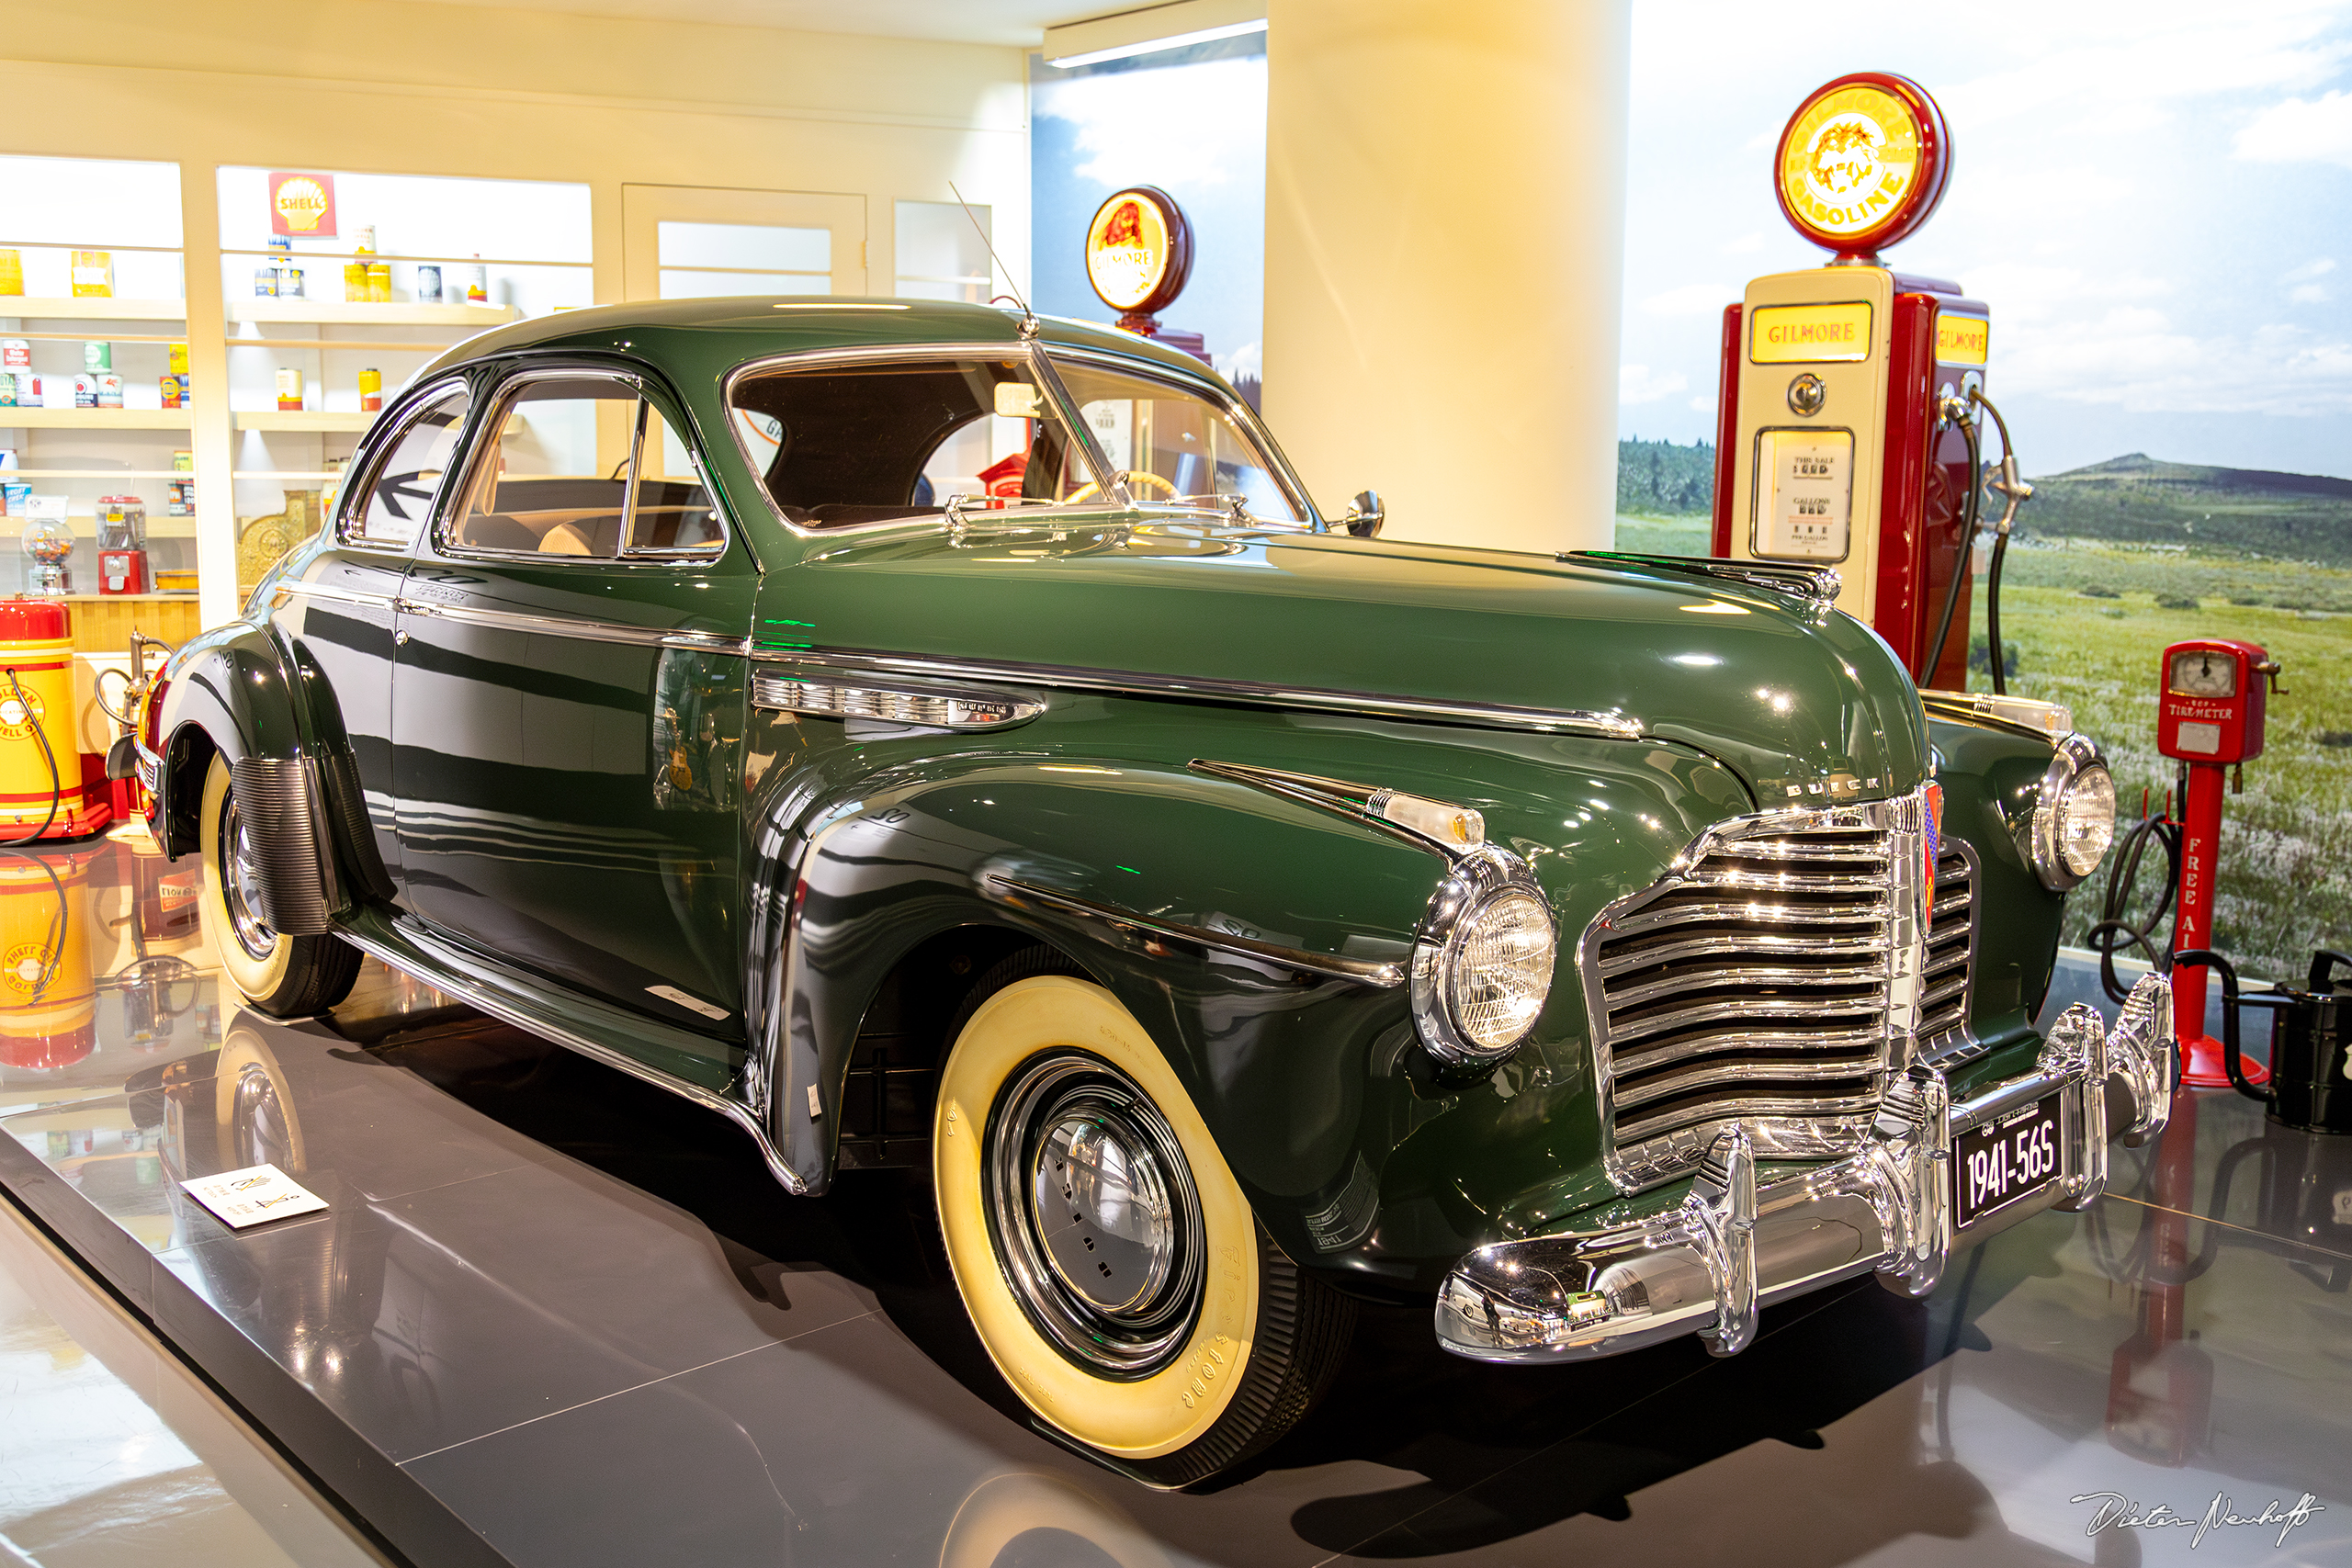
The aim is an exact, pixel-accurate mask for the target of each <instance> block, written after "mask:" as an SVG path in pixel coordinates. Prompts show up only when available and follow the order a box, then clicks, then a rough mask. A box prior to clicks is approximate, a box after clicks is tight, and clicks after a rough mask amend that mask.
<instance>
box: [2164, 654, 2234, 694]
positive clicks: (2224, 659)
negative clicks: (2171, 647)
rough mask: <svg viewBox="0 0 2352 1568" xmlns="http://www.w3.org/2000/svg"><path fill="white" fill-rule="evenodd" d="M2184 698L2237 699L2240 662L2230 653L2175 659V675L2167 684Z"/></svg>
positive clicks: (2194, 655)
mask: <svg viewBox="0 0 2352 1568" xmlns="http://www.w3.org/2000/svg"><path fill="white" fill-rule="evenodd" d="M2165 685H2166V686H2167V687H2169V688H2170V689H2171V690H2172V692H2173V693H2174V694H2176V695H2178V696H2183V697H2234V696H2236V695H2237V694H2238V661H2237V660H2234V659H2232V658H2231V657H2230V656H2229V655H2228V654H2226V653H2215V652H2211V651H2199V650H2196V649H2191V650H2190V651H2189V652H2187V653H2176V654H2174V655H2173V656H2172V674H2171V676H2170V678H2169V679H2167V680H2166V681H2165Z"/></svg>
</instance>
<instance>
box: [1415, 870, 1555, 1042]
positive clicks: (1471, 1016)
mask: <svg viewBox="0 0 2352 1568" xmlns="http://www.w3.org/2000/svg"><path fill="white" fill-rule="evenodd" d="M1559 951H1560V937H1559V928H1558V927H1557V926H1556V925H1555V923H1554V922H1553V919H1552V910H1551V908H1550V907H1549V906H1548V905H1546V904H1545V903H1544V899H1543V897H1542V895H1541V894H1540V893H1538V892H1537V891H1536V890H1535V889H1534V887H1533V886H1531V884H1530V882H1529V880H1528V878H1527V876H1526V872H1525V868H1524V866H1523V865H1520V864H1519V863H1517V857H1515V856H1505V855H1500V854H1493V853H1491V852H1490V853H1489V854H1487V855H1480V856H1475V857H1471V858H1469V859H1466V860H1465V861H1464V863H1462V864H1461V865H1459V866H1457V868H1456V874H1455V876H1454V877H1453V878H1450V879H1449V880H1448V883H1447V886H1445V887H1443V888H1442V889H1440V891H1439V894H1438V897H1437V898H1436V900H1434V902H1433V903H1432V906H1431V910H1430V923H1429V925H1428V926H1427V927H1425V928H1424V930H1423V931H1422V933H1421V941H1420V943H1419V946H1418V947H1417V948H1416V950H1415V952H1414V955H1413V1013H1414V1019H1415V1021H1416V1023H1417V1024H1418V1025H1419V1032H1420V1036H1421V1043H1423V1044H1424V1045H1426V1046H1427V1047H1428V1048H1429V1051H1430V1055H1433V1056H1436V1057H1437V1058H1438V1059H1439V1060H1440V1061H1444V1062H1491V1061H1496V1060H1499V1059H1500V1058H1501V1057H1504V1056H1507V1055H1510V1053H1511V1052H1512V1051H1513V1050H1515V1049H1517V1048H1518V1046H1519V1045H1520V1043H1521V1042H1522V1041H1524V1040H1525V1039H1526V1038H1527V1036H1528V1034H1529V1033H1530V1032H1532V1031H1533V1029H1534V1028H1535V1021H1536V1019H1537V1017H1538V1016H1540V1015H1541V1014H1542V1012H1543V1011H1544V1001H1545V999H1546V998H1549V997H1550V996H1551V994H1552V967H1553V964H1554V963H1555V961H1556V960H1557V958H1558V957H1559Z"/></svg>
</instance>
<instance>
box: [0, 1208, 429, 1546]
mask: <svg viewBox="0 0 2352 1568" xmlns="http://www.w3.org/2000/svg"><path fill="white" fill-rule="evenodd" d="M384 1561H385V1560H384V1559H383V1558H382V1557H381V1556H379V1555H378V1553H377V1552H376V1551H374V1550H373V1549H372V1548H370V1547H369V1546H368V1545H367V1544H366V1543H365V1542H364V1541H362V1540H359V1539H358V1538H357V1535H356V1532H355V1531H354V1530H353V1529H352V1528H351V1527H350V1525H349V1524H348V1522H347V1521H346V1520H345V1518H344V1517H343V1515H342V1514H341V1513H340V1512H339V1511H338V1510H337V1509H335V1508H334V1506H331V1505H329V1504H327V1503H326V1502H324V1501H322V1499H321V1498H320V1497H319V1496H318V1495H317V1494H316V1493H314V1492H313V1491H312V1490H311V1487H310V1486H309V1485H308V1484H307V1483H305V1482H304V1481H303V1480H302V1479H301V1478H300V1476H299V1475H297V1474H295V1473H294V1472H292V1471H291V1470H290V1469H289V1468H288V1466H287V1464H286V1463H285V1461H283V1460H281V1459H280V1458H279V1457H278V1455H277V1453H276V1452H275V1451H274V1450H272V1449H271V1448H270V1446H269V1445H268V1444H267V1443H266V1442H265V1441H263V1440H262V1439H260V1438H258V1437H256V1436H255V1435H254V1433H253V1432H251V1431H250V1430H248V1429H247V1427H245V1425H244V1423H243V1421H241V1420H240V1419H239V1418H238V1417H237V1416H236V1415H235V1414H234V1413H232V1411H230V1410H229V1409H227V1408H226V1407H225V1406H223V1405H222V1404H221V1402H220V1399H219V1398H218V1397H217V1396H216V1395H215V1394H214V1393H212V1391H211V1390H210V1389H209V1388H207V1387H206V1386H205V1385H204V1383H203V1382H202V1381H201V1380H200V1379H198V1377H197V1376H196V1375H195V1374H194V1373H193V1372H191V1371H189V1370H188V1369H187V1367H186V1366H185V1365H183V1364H182V1363H181V1362H180V1360H179V1359H178V1358H176V1357H175V1356H174V1355H173V1354H172V1353H171V1352H170V1351H169V1350H168V1349H166V1348H164V1347H163V1346H162V1345H160V1344H159V1343H157V1341H156V1340H155V1338H154V1337H153V1336H152V1335H151V1334H149V1333H148V1332H147V1331H146V1330H145V1329H144V1328H143V1327H141V1325H139V1324H138V1323H137V1322H135V1321H134V1320H132V1318H131V1317H130V1314H127V1313H125V1312H124V1311H123V1310H122V1309H121V1308H120V1307H119V1305H117V1304H116V1303H114V1302H113V1301H112V1300H111V1299H109V1298H108V1297H107V1295H106V1294H105V1292H102V1291H100V1290H98V1289H97V1288H96V1286H95V1285H93V1284H92V1283H91V1281H90V1280H88V1278H87V1277H86V1276H85V1275H84V1274H83V1272H82V1271H81V1269H79V1268H78V1267H76V1265H75V1264H74V1261H73V1260H72V1259H70V1258H66V1257H64V1256H63V1255H62V1254H61V1253H59V1252H58V1251H57V1250H56V1249H55V1248H54V1247H52V1246H51V1245H50V1243H49V1242H48V1241H47V1240H46V1239H45V1238H43V1237H42V1236H40V1235H39V1234H38V1233H36V1232H35V1231H34V1230H33V1229H32V1228H31V1227H30V1226H29V1225H28V1224H25V1223H24V1221H23V1220H22V1218H21V1217H20V1216H18V1215H17V1213H16V1211H15V1210H13V1209H10V1208H6V1207H0V1562H20V1563H39V1564H40V1565H41V1568H79V1565H81V1564H91V1565H93V1568H95V1565H97V1564H105V1565H107V1568H138V1565H141V1564H153V1565H154V1568H166V1565H168V1568H271V1565H272V1564H296V1563H299V1564H301V1565H302V1568H343V1565H345V1564H348V1565H350V1568H367V1565H369V1564H381V1563H382V1562H384Z"/></svg>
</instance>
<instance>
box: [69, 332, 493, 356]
mask: <svg viewBox="0 0 2352 1568" xmlns="http://www.w3.org/2000/svg"><path fill="white" fill-rule="evenodd" d="M58 335H60V336H61V337H62V336H64V335H66V334H64V333H60V334H58ZM116 341H117V342H120V341H121V340H120V339H117V340H116ZM228 343H229V346H230V347H231V348H278V349H286V348H332V349H335V350H337V351H339V352H340V351H345V350H349V351H352V352H355V353H359V354H447V353H448V352H449V345H448V344H446V343H390V342H385V341H381V340H379V339H376V338H342V337H232V338H231V339H229V340H228Z"/></svg>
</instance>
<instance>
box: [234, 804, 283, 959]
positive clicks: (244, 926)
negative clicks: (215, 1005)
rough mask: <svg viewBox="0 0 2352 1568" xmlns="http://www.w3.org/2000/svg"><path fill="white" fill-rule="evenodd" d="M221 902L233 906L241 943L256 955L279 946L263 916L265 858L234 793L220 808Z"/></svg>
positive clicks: (256, 956) (245, 948)
mask: <svg viewBox="0 0 2352 1568" xmlns="http://www.w3.org/2000/svg"><path fill="white" fill-rule="evenodd" d="M220 861H221V865H220V901H221V902H222V903H224V904H226V905H227V906H228V908H229V925H230V928H231V930H232V931H234V932H235V933H236V938H237V945H238V946H239V947H242V948H243V949H244V950H245V951H246V953H250V954H252V955H253V956H254V957H255V958H267V957H268V956H269V955H270V953H271V952H272V951H273V950H274V949H275V948H276V947H277V932H276V931H272V930H271V929H270V927H269V922H268V921H266V920H265V919H262V916H261V911H262V907H263V906H262V900H261V860H260V857H258V856H257V855H255V854H254V844H253V835H251V834H250V833H248V832H246V831H245V823H244V818H243V817H241V816H239V815H238V813H237V797H236V796H235V795H231V796H230V797H229V802H228V804H227V805H226V806H224V807H221V808H220Z"/></svg>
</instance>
